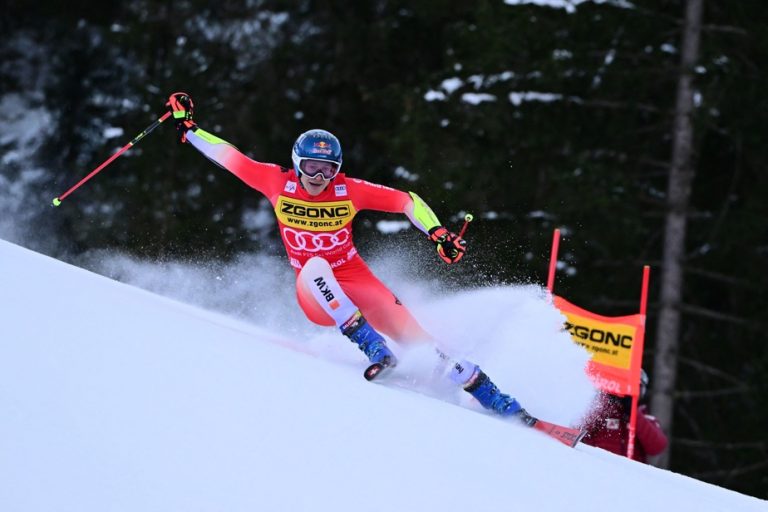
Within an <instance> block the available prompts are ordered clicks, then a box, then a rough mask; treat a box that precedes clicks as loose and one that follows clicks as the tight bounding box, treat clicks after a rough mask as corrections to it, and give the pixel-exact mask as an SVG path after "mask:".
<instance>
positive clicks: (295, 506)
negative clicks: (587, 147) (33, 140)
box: [0, 241, 768, 512]
mask: <svg viewBox="0 0 768 512" xmlns="http://www.w3.org/2000/svg"><path fill="white" fill-rule="evenodd" d="M249 263H254V262H253V261H250V262H248V261H246V262H242V264H243V265H244V267H243V269H241V270H244V269H245V268H246V267H248V266H249V265H248V264H249ZM105 266H106V267H109V268H108V269H106V271H105V273H112V274H121V277H122V278H127V279H124V280H128V281H131V282H135V283H137V284H142V285H147V286H145V287H147V288H150V289H154V288H156V287H157V280H156V279H155V278H156V277H157V276H158V271H157V268H156V267H155V271H154V272H155V273H154V274H149V273H148V271H147V269H143V267H142V264H141V263H138V262H132V261H130V260H127V259H123V260H121V259H119V258H118V259H115V258H112V259H109V260H105ZM161 272H162V273H163V274H164V275H165V279H164V280H161V281H164V282H166V283H173V290H166V291H167V292H168V293H164V294H165V295H172V296H175V297H177V298H183V297H180V296H183V295H184V293H186V292H188V291H189V290H185V286H189V287H191V288H192V289H195V294H196V296H197V298H198V300H197V302H198V303H201V301H202V303H203V304H206V307H205V309H202V308H200V307H196V306H191V305H189V304H184V303H182V302H179V301H176V300H172V299H170V298H166V297H162V296H159V295H157V294H153V293H150V292H148V291H145V290H142V289H139V288H137V287H133V286H129V285H126V284H122V283H118V282H116V281H113V280H110V279H108V278H105V277H102V276H99V275H96V274H93V273H90V272H88V271H85V270H82V269H79V268H76V267H72V266H69V265H66V264H64V263H61V262H59V261H56V260H53V259H50V258H48V257H45V256H42V255H39V254H37V253H33V252H31V251H28V250H26V249H23V248H20V247H18V246H15V245H12V244H9V243H7V242H3V241H0V333H1V334H0V418H2V419H1V420H0V510H2V511H14V512H26V511H78V512H81V511H94V512H95V511H98V512H103V511H163V512H167V511H177V510H178V511H192V510H195V511H240V510H243V511H245V510H251V511H252V510H307V511H310V510H311V511H317V510H336V511H347V510H349V511H355V512H358V511H359V510H373V511H375V510H382V511H384V510H386V511H392V510H440V511H450V510H457V511H458V510H461V511H467V510H472V511H495V510H538V511H558V512H563V511H569V512H570V511H590V512H595V511H600V510H610V511H611V512H615V511H616V510H619V509H620V510H621V511H622V512H635V511H637V512H641V511H642V512H647V511H648V510H674V511H680V510H696V511H704V512H706V511H729V512H730V511H763V512H765V511H766V510H768V503H766V502H765V501H762V500H758V499H755V498H751V497H747V496H744V495H741V494H738V493H735V492H732V491H728V490H724V489H722V488H718V487H715V486H712V485H709V484H705V483H702V482H699V481H696V480H693V479H690V478H687V477H683V476H680V475H676V474H673V473H670V472H667V471H662V470H658V469H656V468H653V467H650V466H645V465H641V464H638V463H635V462H632V461H628V460H626V459H624V458H621V457H617V456H614V455H612V454H609V453H606V452H603V451H601V450H598V449H595V448H591V447H587V446H579V447H578V448H576V449H570V448H568V447H565V446H563V445H560V444H559V443H556V442H554V441H552V440H550V439H549V438H546V437H545V436H543V435H541V434H539V433H537V432H535V431H532V430H528V429H526V428H524V427H521V426H518V425H516V424H514V423H508V422H504V421H502V420H499V419H496V418H494V417H491V416H489V415H486V414H484V413H483V412H482V411H480V410H478V406H477V405H476V404H475V403H473V402H472V401H471V400H468V399H467V395H466V394H464V393H461V392H457V391H456V390H454V389H453V388H451V387H449V386H445V385H444V384H443V383H442V382H440V381H438V382H435V381H433V380H431V378H430V375H431V369H432V358H431V355H430V353H429V351H428V350H422V349H413V350H410V351H406V350H404V349H403V348H402V347H398V349H399V354H400V355H401V357H402V359H403V364H402V367H401V368H400V369H399V372H398V373H397V376H396V377H395V376H393V378H392V380H391V381H390V383H389V384H388V385H385V384H371V383H367V382H365V381H364V380H363V379H362V377H361V370H362V368H363V366H364V361H363V359H362V356H361V354H360V353H359V352H358V351H357V350H356V349H355V348H354V347H353V346H352V345H351V344H350V343H349V342H347V341H345V340H344V339H343V338H342V337H341V336H340V335H338V334H336V333H335V332H333V331H332V330H321V329H319V328H316V327H313V326H310V325H308V324H306V321H305V320H303V319H302V317H301V316H300V313H298V312H297V311H295V308H294V305H293V302H292V296H291V294H292V292H291V288H292V283H289V282H286V281H285V278H290V274H282V273H281V272H282V271H280V272H273V273H270V274H269V275H261V277H260V279H259V280H258V283H259V284H258V286H259V294H257V296H258V297H260V300H261V301H262V302H261V303H260V304H257V305H255V306H254V305H253V304H248V302H249V301H248V300H245V297H247V298H251V297H253V294H252V293H244V294H242V295H239V294H238V290H241V289H246V288H248V287H249V286H252V281H253V280H251V279H249V277H248V274H247V273H244V272H240V273H238V275H239V276H240V277H239V279H240V280H241V282H240V283H239V284H238V283H235V282H230V281H228V280H230V279H231V277H227V276H226V275H222V276H217V277H216V278H214V282H207V281H206V279H208V277H207V275H206V274H203V273H198V272H197V271H196V270H195V269H194V268H190V267H185V266H183V265H182V266H175V267H164V268H163V269H162V270H161ZM382 272H383V273H384V274H387V269H386V268H384V269H382ZM394 273H395V271H394V270H393V275H394ZM148 275H149V276H150V277H151V278H150V279H149V281H152V282H147V283H139V282H138V281H141V279H142V277H144V278H146V277H147V276H148ZM270 276H271V277H270ZM385 280H386V279H385ZM197 281H199V282H200V283H202V284H203V285H204V287H207V291H208V292H209V295H210V300H211V301H212V302H214V303H213V304H211V305H210V307H209V306H208V305H207V303H206V302H205V297H200V296H199V293H200V290H198V289H197V288H196V285H195V284H194V283H195V282H197ZM216 282H219V286H220V287H221V288H220V289H217V288H216V287H215V286H216ZM153 283H154V285H153ZM249 283H251V284H249ZM398 286H399V287H400V288H402V289H398V290H397V291H398V293H401V294H402V297H401V298H403V299H404V300H405V301H406V302H407V303H410V304H412V305H413V309H414V310H415V311H416V312H417V315H418V316H419V317H420V318H422V319H423V320H424V323H425V324H426V325H427V326H428V327H429V328H430V329H431V330H433V331H434V332H435V333H437V334H439V335H440V336H441V337H442V338H443V339H444V340H445V346H446V348H448V349H450V350H451V351H452V352H453V353H454V354H455V355H458V356H462V357H468V358H470V359H472V360H474V361H476V362H478V363H480V364H481V366H483V367H484V369H486V370H487V372H488V373H489V374H490V375H491V376H492V377H493V378H494V379H495V380H496V381H497V382H498V383H499V384H500V386H501V387H502V388H503V389H504V390H506V391H509V392H513V394H515V395H516V396H517V397H518V398H519V399H520V400H521V402H523V404H524V405H525V406H526V407H527V408H528V409H529V410H530V411H531V412H533V413H534V414H538V415H540V416H542V417H544V418H547V419H550V420H554V421H557V422H561V423H570V422H575V421H578V419H579V417H580V416H581V415H582V414H583V413H584V411H585V410H586V408H587V407H588V405H589V401H590V399H591V396H592V390H591V388H590V386H589V383H588V382H587V381H586V378H585V377H584V376H583V372H582V371H581V367H582V366H583V363H584V360H585V358H586V355H585V354H584V353H583V352H582V351H581V349H579V348H578V347H576V346H575V345H573V344H572V343H571V342H570V340H569V339H568V337H567V335H566V334H563V333H562V332H560V331H559V326H560V322H561V317H560V316H559V315H558V313H557V312H556V311H555V310H554V309H553V308H552V307H551V306H550V305H549V304H548V303H547V301H546V297H545V295H544V294H542V293H541V290H540V289H538V288H537V287H533V286H529V287H505V288H492V289H483V290H475V291H469V292H463V293H460V294H456V295H454V296H449V297H448V298H442V299H436V298H435V297H436V296H435V295H432V294H430V293H428V292H426V291H424V290H423V289H421V290H419V287H417V286H410V287H409V286H408V285H406V283H400V284H398ZM241 287H243V288H241ZM226 290H231V293H230V294H229V297H230V302H229V303H221V302H217V301H216V299H215V297H221V296H222V295H221V294H222V293H224V295H227V292H226ZM203 293H204V291H203ZM253 307H257V308H258V312H259V313H260V316H259V315H256V316H253V315H251V314H250V313H249V311H250V308H253ZM212 309H219V310H225V311H228V313H227V314H226V315H225V314H222V313H220V312H219V313H217V312H213V311H211V310H212ZM235 316H237V317H240V318H235ZM243 318H245V319H248V321H244V320H243ZM253 318H257V319H258V320H253ZM445 318H450V319H451V323H450V325H446V322H444V321H443V320H444V319H445ZM467 340H470V341H469V342H468V341H467ZM406 385H407V386H410V387H412V388H416V389H417V390H418V392H414V391H411V390H408V389H404V388H403V386H406Z"/></svg>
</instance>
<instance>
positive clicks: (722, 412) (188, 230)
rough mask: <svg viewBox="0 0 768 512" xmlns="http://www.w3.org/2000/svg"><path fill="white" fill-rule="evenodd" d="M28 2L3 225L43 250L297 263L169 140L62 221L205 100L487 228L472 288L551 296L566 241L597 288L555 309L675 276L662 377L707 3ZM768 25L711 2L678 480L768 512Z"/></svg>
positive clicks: (216, 177)
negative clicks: (680, 93) (185, 105)
mask: <svg viewBox="0 0 768 512" xmlns="http://www.w3.org/2000/svg"><path fill="white" fill-rule="evenodd" d="M4 4H5V5H4V6H3V9H2V10H3V13H4V14H3V16H2V18H0V33H2V38H0V63H1V64H0V94H1V96H0V100H1V101H2V102H3V104H2V112H0V121H2V124H3V125H4V128H3V130H2V132H0V152H1V154H2V155H3V156H2V160H0V162H1V163H2V175H0V193H1V194H2V195H4V196H5V202H4V206H3V207H2V208H0V210H1V211H0V213H2V215H4V216H6V218H9V217H14V218H15V219H17V222H18V223H19V224H20V223H22V222H23V223H24V225H25V226H28V228H27V230H28V231H33V232H34V233H35V234H36V235H39V236H36V237H35V238H34V240H33V241H31V242H30V243H29V244H30V245H32V246H34V248H36V249H38V250H41V251H43V252H47V253H49V254H53V255H56V256H57V257H60V258H65V259H66V258H69V259H75V258H77V256H78V254H81V253H83V252H84V251H86V250H93V249H116V250H121V251H126V252H129V253H132V254H134V255H136V256H140V257H144V258H158V259H170V258H193V259H195V260H205V259H219V260H221V259H223V260H226V259H228V258H232V257H233V256H234V255H235V254H237V253H238V252H241V251H258V250H260V249H262V248H268V249H269V250H270V251H274V250H275V240H276V236H277V233H276V232H275V231H274V230H271V229H266V230H258V231H254V229H253V227H252V226H251V227H249V226H248V225H247V223H244V222H243V218H244V216H247V214H248V213H249V212H254V211H257V210H258V209H259V208H260V201H261V198H260V197H259V196H258V195H257V194H254V193H253V191H252V190H251V189H249V188H248V187H246V186H244V185H243V184H242V183H240V182H239V181H238V180H237V179H236V178H234V177H233V176H231V175H229V174H227V173H223V172H222V171H220V170H219V169H217V168H215V167H214V166H213V165H211V164H209V163H208V162H206V161H204V160H202V159H201V157H200V155H199V154H197V153H196V152H195V151H192V150H190V149H188V148H182V147H179V146H178V144H177V142H176V141H175V133H174V131H173V130H172V129H171V128H170V127H168V126H161V127H160V128H159V129H158V130H157V131H156V132H153V133H152V134H151V135H149V136H148V137H147V138H146V139H143V140H142V141H141V142H140V144H138V145H137V146H136V147H135V148H133V149H131V150H130V151H129V152H128V153H126V154H125V155H124V156H122V157H121V158H120V159H119V160H117V161H116V162H115V163H113V164H112V166H110V167H109V168H108V169H107V170H106V171H104V172H103V173H102V174H100V175H99V176H98V177H97V178H95V179H93V180H92V181H90V182H89V183H88V184H87V185H85V186H84V188H82V189H80V190H78V191H77V192H75V193H74V194H73V195H72V196H71V197H70V198H68V199H67V200H65V202H64V204H63V205H62V206H61V207H59V208H58V209H55V210H54V209H53V208H51V207H50V206H49V205H50V201H51V199H52V198H53V197H55V196H57V195H58V194H60V193H62V192H63V191H65V190H66V189H68V188H69V187H70V186H71V185H72V184H74V183H75V182H76V181H78V180H79V179H80V178H81V177H83V176H85V174H87V172H88V171H90V170H91V169H93V168H94V167H96V166H97V165H98V164H99V163H101V162H102V161H103V160H104V159H105V158H106V157H107V156H109V155H110V154H111V153H112V152H114V151H115V150H116V149H118V148H119V147H121V146H123V145H124V144H125V143H127V142H128V141H129V140H131V138H133V137H134V136H135V135H136V134H137V133H138V132H140V131H141V129H142V128H144V127H145V126H147V125H149V124H150V123H152V121H154V120H155V119H156V118H157V117H159V116H160V115H161V114H162V113H163V111H164V102H165V99H166V97H167V96H168V94H169V93H171V92H174V91H178V90H183V91H185V92H188V93H189V94H190V95H191V96H192V98H193V99H194V100H195V104H196V119H197V121H198V122H199V123H200V125H201V126H202V127H203V128H205V129H206V130H208V131H211V132H214V133H216V134H217V135H219V136H221V137H222V138H224V139H226V140H228V141H230V142H232V143H233V144H235V145H236V146H238V147H239V148H240V149H241V150H243V151H244V152H245V153H247V154H248V155H249V156H252V157H253V158H255V159H257V160H260V161H267V162H275V163H280V164H283V165H288V164H289V163H290V148H291V145H292V143H293V141H294V139H295V138H296V136H297V135H298V134H299V133H301V132H302V131H304V130H306V129H309V128H315V127H322V128H326V129H328V130H330V131H332V132H334V133H335V134H336V135H337V136H338V137H339V138H340V139H341V141H342V144H343V147H344V170H345V171H346V172H347V173H349V174H351V175H353V176H356V177H361V178H364V179H367V180H370V181H374V182H379V183H385V184H388V185H390V186H394V187H397V188H401V189H406V190H414V191H417V192H418V193H419V194H420V195H421V196H422V197H423V198H425V200H427V202H428V203H429V204H430V205H431V206H432V208H433V209H434V210H435V211H436V213H437V214H438V216H439V217H440V218H441V219H442V220H443V222H445V223H446V224H448V225H449V226H452V227H454V228H458V227H459V226H460V219H461V218H462V216H463V212H466V211H470V212H473V213H474V214H475V216H476V218H477V222H475V223H474V224H473V225H472V227H471V228H470V234H468V239H469V242H470V250H471V252H470V253H469V255H468V257H467V259H466V260H468V261H465V262H463V264H462V265H460V266H457V267H452V268H450V272H451V273H452V274H451V280H452V281H456V280H457V279H458V280H460V281H462V282H465V283H466V284H468V285H475V284H485V283H510V282H539V283H541V282H543V281H544V279H545V276H546V265H547V262H548V258H549V250H550V243H551V236H552V230H553V229H554V228H555V227H559V228H561V229H562V230H563V233H564V239H563V240H562V242H561V252H560V258H561V260H563V262H564V263H565V264H566V265H567V266H568V267H570V268H571V269H575V270H576V272H564V271H561V272H559V273H558V277H557V283H556V291H557V292H558V293H559V294H560V295H563V296H565V297H567V298H568V299H569V300H571V301H573V302H575V303H576V304H579V305H580V306H582V307H585V308H587V309H590V310H593V311H595V312H598V313H601V314H605V315H624V314H632V313H635V312H636V311H637V303H638V299H639V293H640V282H641V274H642V265H644V264H648V265H650V266H651V268H652V270H651V290H650V303H649V315H648V321H649V325H648V329H647V340H646V357H645V361H646V364H645V367H646V368H647V369H648V370H649V373H650V375H651V378H652V379H653V352H654V333H655V327H654V320H655V312H656V311H658V307H659V304H658V298H657V297H658V287H659V284H658V282H659V281H658V280H659V278H660V276H661V269H660V263H661V254H662V249H663V247H662V246H663V243H664V238H663V228H664V220H665V214H666V209H667V205H666V202H665V196H666V189H667V180H668V174H669V169H670V158H671V144H672V137H673V133H672V130H673V125H672V118H673V113H674V107H675V92H676V87H677V80H678V73H679V63H680V55H679V51H678V48H679V46H680V40H681V30H682V27H683V13H684V10H685V2H684V1H683V0H678V1H673V0H646V1H642V2H633V3H629V2H621V1H613V2H611V1H609V2H606V3H600V4H595V3H592V2H585V3H578V4H577V5H575V6H574V5H573V4H569V5H570V7H569V8H568V9H564V8H551V7H546V6H538V5H529V4H524V5H508V4H506V3H505V2H504V1H502V0H498V1H479V2H467V1H465V0H464V1H448V0H445V1H436V0H435V1H429V0H416V1H396V0H379V1H352V0H349V1H330V0H328V1H309V0H299V1H285V2H281V1H269V0H263V1H260V0H250V1H249V0H239V1H234V0H220V1H218V2H215V3H214V2H206V1H194V0H188V1H181V0H176V1H148V0H134V1H132V2H117V3H108V2H86V1H70V2H61V1H58V2H53V1H50V0H40V1H37V2H21V1H10V2H8V1H6V2H4ZM767 13H768V9H766V7H765V3H764V1H763V0H739V1H735V2H720V1H714V0H706V1H705V2H704V22H703V28H702V33H701V46H700V52H699V58H698V65H697V67H696V68H695V79H694V87H695V91H696V95H695V102H694V104H695V110H694V118H693V122H694V147H693V149H694V156H693V165H694V167H695V172H696V176H695V180H694V182H693V187H692V194H691V202H690V205H689V210H688V211H687V215H688V234H687V239H686V256H685V261H684V270H685V281H684V282H685V285H684V290H683V301H684V304H683V305H681V306H680V309H681V311H682V313H683V317H682V325H681V331H680V339H679V343H680V345H679V353H678V371H679V378H678V382H677V389H676V390H675V400H676V401H675V422H674V431H673V432H671V438H672V453H671V459H670V460H671V469H672V470H674V471H677V472H681V473H685V474H688V475H691V476H693V477H696V478H700V479H703V480H706V481H709V482H712V483H715V484H718V485H722V486H725V487H729V488H732V489H736V490H739V491H741V492H745V493H749V494H753V495H756V496H759V497H762V498H768V477H767V476H766V475H767V474H768V471H766V470H768V462H766V461H768V442H767V441H766V434H765V431H766V430H765V429H766V426H768V412H766V409H767V408H768V400H766V397H765V394H766V391H768V350H767V349H766V346H767V342H768V339H767V338H768V337H767V336H766V324H767V323H768V321H767V320H766V313H768V307H767V306H768V294H766V293H765V290H766V283H767V282H768V279H767V278H766V272H765V270H766V267H768V223H767V222H766V220H767V219H768V206H766V203H768V199H767V198H768V178H767V177H766V171H765V169H766V165H767V164H768V144H766V143H765V130H764V129H763V122H764V119H765V113H766V112H768V99H766V85H768V83H767V82H768V81H767V80H766V69H768V59H767V58H766V57H767V55H766V53H767V52H768V30H766V27H768V15H767ZM477 95H483V96H477ZM478 99H485V101H479V102H478V101H477V100H478ZM114 128H121V129H122V130H123V131H122V133H120V132H119V131H115V130H114ZM115 134H117V135H115ZM413 176H417V178H416V179H413ZM409 177H410V178H409ZM379 218H381V216H365V219H379ZM365 219H364V222H363V223H362V224H361V223H358V227H359V226H362V227H366V226H369V225H370V224H366V222H365ZM358 231H359V232H358V233H356V236H357V237H358V239H360V242H361V245H362V246H365V244H370V245H369V247H370V248H371V249H370V250H376V248H377V247H380V246H381V244H382V242H377V243H374V242H373V241H372V240H370V239H368V238H366V237H370V236H374V237H375V238H377V239H382V238H383V239H385V242H384V244H385V245H386V247H392V246H393V245H394V246H396V245H397V244H398V242H399V241H401V240H405V239H407V240H415V239H417V238H418V234H416V233H415V232H414V230H410V231H408V232H403V233H399V234H394V235H382V234H380V233H375V230H371V229H358ZM411 245H412V244H411ZM424 245H425V244H424ZM428 249H429V248H428V247H425V248H424V251H425V252H424V254H425V255H429V257H433V255H432V254H431V253H430V252H429V250H428ZM388 250H391V249H388ZM429 265H432V266H434V262H432V261H430V262H429ZM431 271H434V272H435V273H436V274H437V275H438V276H439V275H447V272H448V270H446V267H444V266H441V267H440V268H437V269H431ZM441 273H444V274H441Z"/></svg>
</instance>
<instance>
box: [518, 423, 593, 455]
mask: <svg viewBox="0 0 768 512" xmlns="http://www.w3.org/2000/svg"><path fill="white" fill-rule="evenodd" d="M531 426H532V427H533V428H535V429H536V430H540V431H541V432H544V433H545V434H547V435H548V436H549V437H552V438H555V439H557V440H558V441H560V442H561V443H563V444H565V445H568V446H570V447H571V448H573V447H575V446H576V445H577V444H579V443H580V442H581V440H582V439H584V436H585V435H586V434H587V432H586V431H585V430H580V429H578V428H570V427H564V426H562V425H558V424H556V423H550V422H548V421H544V420H540V419H538V418H536V421H535V422H534V423H533V425H531Z"/></svg>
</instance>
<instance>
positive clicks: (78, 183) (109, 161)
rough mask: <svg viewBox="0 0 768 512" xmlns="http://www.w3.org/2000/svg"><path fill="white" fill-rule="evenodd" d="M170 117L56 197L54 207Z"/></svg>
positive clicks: (154, 124)
mask: <svg viewBox="0 0 768 512" xmlns="http://www.w3.org/2000/svg"><path fill="white" fill-rule="evenodd" d="M170 116H171V112H170V111H168V112H166V113H165V114H163V116H162V117H161V118H159V119H158V120H156V121H155V122H154V123H152V124H151V125H149V126H147V127H146V128H144V131H143V132H141V133H140V134H138V135H137V136H136V137H134V139H133V140H132V141H131V142H129V143H128V144H126V145H125V146H123V147H122V148H121V149H120V150H119V151H118V152H117V153H115V154H114V155H112V156H111V157H109V158H108V159H107V160H105V161H104V163H102V164H101V165H100V166H98V167H97V168H95V169H94V170H92V171H91V172H90V173H89V174H88V176H86V177H85V178H83V179H81V180H80V181H78V182H77V184H75V186H73V187H72V188H70V189H69V190H67V191H66V192H64V193H63V194H61V195H60V196H58V197H54V198H53V206H59V205H60V204H61V202H62V201H63V200H64V199H65V198H66V197H67V196H68V195H69V194H71V193H72V192H74V191H75V190H77V189H78V188H80V186H81V185H82V184H83V183H85V182H86V181H88V180H89V179H91V178H93V177H94V176H95V175H96V173H98V172H99V171H101V170H102V169H103V168H105V167H106V166H108V165H109V164H110V163H111V162H112V160H114V159H115V158H117V157H119V156H120V155H122V154H123V153H125V152H126V151H127V150H128V148H130V147H132V146H134V145H135V144H136V143H137V142H139V141H140V140H141V139H143V138H144V137H145V136H146V135H147V134H148V133H149V132H151V131H152V130H154V129H155V128H157V127H158V126H160V123H162V122H163V121H165V120H166V119H168V118H169V117H170Z"/></svg>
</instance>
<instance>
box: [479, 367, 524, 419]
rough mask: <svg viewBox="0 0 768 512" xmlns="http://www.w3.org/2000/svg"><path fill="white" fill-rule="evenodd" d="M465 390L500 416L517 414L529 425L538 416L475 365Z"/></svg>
mask: <svg viewBox="0 0 768 512" xmlns="http://www.w3.org/2000/svg"><path fill="white" fill-rule="evenodd" d="M464 390H465V391H466V392H467V393H469V394H470V395H472V396H473V397H475V398H476V399H477V401H478V402H480V404H481V405H482V406H483V407H485V408H486V409H490V410H492V411H493V412H495V413H497V414H499V415H500V416H516V417H517V418H518V419H520V421H522V422H523V423H524V424H526V425H528V426H529V427H532V426H533V425H534V424H535V423H536V418H534V417H533V416H531V415H530V414H528V412H527V411H526V410H525V409H523V407H522V406H521V405H520V403H519V402H518V401H517V400H515V399H514V398H512V397H510V396H509V395H506V394H504V393H502V392H501V391H499V388H497V387H496V384H494V383H493V382H492V381H491V379H490V378H488V376H487V375H486V374H485V372H483V371H482V370H481V369H480V368H479V367H475V371H474V373H473V374H472V377H470V379H469V382H467V384H466V385H465V387H464Z"/></svg>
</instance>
